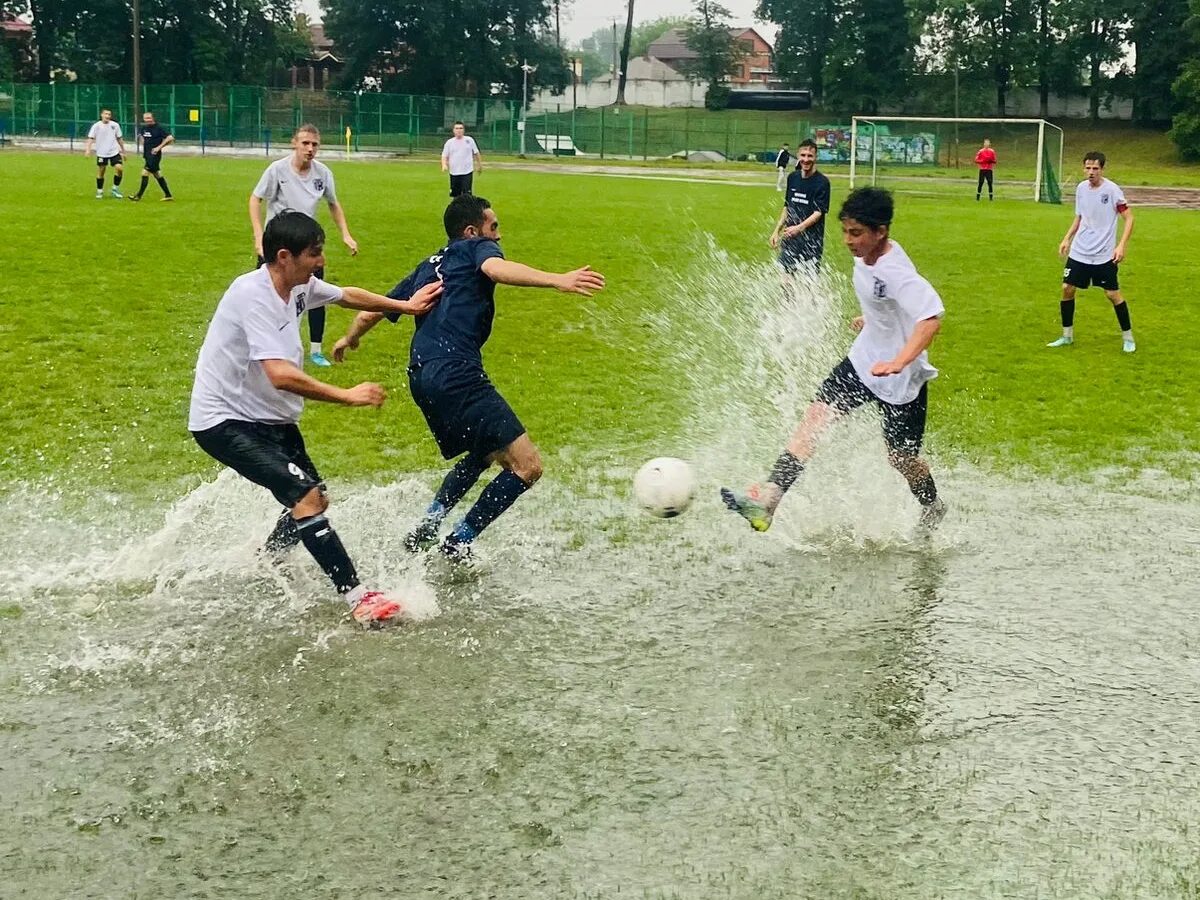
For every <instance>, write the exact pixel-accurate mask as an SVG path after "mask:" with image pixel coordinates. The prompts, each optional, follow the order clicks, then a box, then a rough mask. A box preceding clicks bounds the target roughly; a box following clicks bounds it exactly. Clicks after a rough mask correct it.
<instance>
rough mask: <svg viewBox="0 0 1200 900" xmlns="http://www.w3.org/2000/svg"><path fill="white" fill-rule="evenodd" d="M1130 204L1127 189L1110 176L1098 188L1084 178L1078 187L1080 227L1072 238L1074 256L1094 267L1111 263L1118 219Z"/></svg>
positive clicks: (1076, 191) (1115, 245)
mask: <svg viewBox="0 0 1200 900" xmlns="http://www.w3.org/2000/svg"><path fill="white" fill-rule="evenodd" d="M1128 206H1129V204H1128V203H1127V202H1126V201H1125V192H1124V191H1122V190H1121V188H1120V187H1118V186H1117V185H1116V184H1114V183H1113V182H1111V181H1109V180H1108V179H1107V178H1102V179H1100V186H1099V187H1092V186H1091V185H1090V184H1089V183H1088V182H1087V181H1086V180H1085V181H1081V182H1080V183H1079V186H1078V187H1077V188H1075V215H1077V216H1079V230H1078V231H1077V232H1075V240H1073V241H1071V253H1070V256H1071V259H1074V260H1078V261H1079V262H1081V263H1089V264H1090V265H1093V266H1098V265H1101V264H1103V263H1106V262H1110V261H1111V260H1112V258H1113V251H1114V250H1116V248H1117V218H1118V216H1119V215H1120V213H1121V212H1122V211H1123V210H1124V209H1126V208H1127V207H1128Z"/></svg>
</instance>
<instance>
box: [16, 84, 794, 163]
mask: <svg viewBox="0 0 1200 900" xmlns="http://www.w3.org/2000/svg"><path fill="white" fill-rule="evenodd" d="M141 93H142V96H141V102H140V103H139V104H138V105H139V107H140V109H141V110H142V111H146V110H149V111H152V112H153V113H154V114H155V116H156V117H157V119H158V121H159V122H160V123H162V124H163V125H164V126H165V127H166V128H167V129H168V130H170V131H171V132H172V133H173V134H174V135H175V136H176V138H177V139H178V140H181V141H189V142H195V143H199V144H200V145H201V146H209V145H225V146H247V145H260V146H261V145H265V146H267V147H269V146H271V145H279V144H286V143H287V142H288V141H289V140H290V139H291V135H292V132H293V130H294V129H295V127H296V126H297V125H299V124H301V123H304V122H312V123H313V124H315V125H316V126H317V127H318V128H320V129H321V134H322V139H323V142H324V143H325V144H326V145H327V146H328V145H339V146H340V145H342V144H344V142H345V141H346V140H347V129H349V138H348V140H349V142H350V146H351V148H352V149H357V150H386V151H391V152H396V153H420V152H432V153H436V152H439V151H440V150H441V147H442V143H443V142H444V141H445V139H446V137H447V136H448V134H449V131H450V127H451V125H452V124H453V123H454V121H455V120H456V119H461V120H463V121H464V122H466V123H467V127H468V131H469V133H470V134H471V135H472V136H473V137H474V138H475V140H476V141H477V142H478V143H479V146H480V148H481V150H483V152H485V153H487V152H491V153H518V152H521V150H522V149H523V150H524V151H525V152H526V153H528V154H557V155H571V154H574V153H576V152H578V153H583V154H587V155H594V156H598V157H608V158H627V159H650V158H660V157H667V156H672V155H678V154H685V155H686V154H689V153H694V152H696V151H711V152H714V153H716V154H720V155H721V156H723V157H725V158H727V159H742V158H759V157H769V158H770V159H773V158H774V151H775V150H776V149H777V148H778V147H779V145H780V144H781V143H783V142H785V141H786V142H789V143H791V144H792V146H793V147H794V146H795V145H796V143H797V142H799V141H800V140H801V139H803V138H804V137H807V136H808V135H809V134H810V133H811V128H812V125H813V122H812V121H810V120H809V119H806V118H802V117H798V116H797V117H789V116H781V115H779V114H777V113H775V114H755V113H744V114H743V113H736V114H735V113H730V112H725V113H711V112H708V111H707V110H700V109H670V110H668V109H652V108H637V109H632V108H631V109H624V110H619V109H617V108H615V107H598V108H592V109H587V108H572V107H571V104H570V102H569V99H570V98H569V97H568V98H564V99H566V100H567V101H568V102H566V103H563V104H556V105H555V106H554V107H552V108H551V107H543V108H538V109H531V110H529V111H528V112H527V113H526V117H525V123H524V124H525V128H524V141H522V127H521V126H522V118H521V111H520V104H518V103H514V102H511V101H505V100H490V99H483V100H477V99H473V98H460V97H425V96H414V95H409V94H380V93H347V92H337V91H309V90H274V89H269V88H262V87H242V86H229V87H225V86H212V85H191V84H171V85H144V86H143V87H142V89H141ZM101 109H110V110H112V113H113V118H115V119H116V120H117V121H118V122H119V123H120V124H121V125H122V127H123V128H124V129H125V131H126V133H128V134H133V133H134V128H133V127H132V126H133V91H132V89H131V88H130V87H129V86H127V85H85V84H0V137H3V136H8V137H22V136H23V137H42V138H58V139H62V138H66V139H72V140H80V141H82V140H84V139H86V137H87V131H88V128H90V127H91V124H92V123H93V122H95V121H96V120H97V119H98V118H99V117H100V110H101Z"/></svg>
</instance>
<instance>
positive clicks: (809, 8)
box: [758, 0, 842, 105]
mask: <svg viewBox="0 0 1200 900" xmlns="http://www.w3.org/2000/svg"><path fill="white" fill-rule="evenodd" d="M841 11H842V0H759V3H758V17H759V18H760V19H763V20H765V21H768V22H777V23H778V24H779V34H778V36H777V37H776V39H775V73H776V74H777V75H778V76H779V77H780V78H782V79H783V80H784V81H786V82H787V83H789V84H793V85H795V84H800V85H805V86H807V87H808V89H809V90H810V91H812V96H813V102H814V103H816V104H818V105H820V104H821V103H823V102H824V100H825V71H826V67H827V65H828V63H829V58H830V54H831V52H832V49H833V45H834V37H835V35H836V33H837V23H838V17H839V14H840V13H841Z"/></svg>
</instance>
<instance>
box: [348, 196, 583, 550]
mask: <svg viewBox="0 0 1200 900" xmlns="http://www.w3.org/2000/svg"><path fill="white" fill-rule="evenodd" d="M443 224H444V225H445V228H446V237H447V238H448V239H449V241H450V243H449V244H448V245H447V246H446V247H444V248H443V249H441V250H439V251H438V252H437V253H435V254H434V255H433V256H431V257H429V258H428V259H426V260H425V261H424V262H422V263H421V264H420V265H419V266H418V267H417V268H416V269H415V270H414V271H413V272H412V273H411V274H409V275H408V277H407V278H405V279H404V280H403V281H402V282H400V284H398V285H396V287H395V288H393V289H392V291H391V292H390V294H389V296H391V297H410V296H413V295H414V293H415V292H416V291H418V290H419V289H420V288H421V286H422V285H425V284H431V283H434V282H436V281H437V280H439V279H440V280H441V282H442V286H443V289H444V292H443V294H442V299H441V301H440V302H439V303H438V305H437V306H436V307H435V308H434V309H433V310H432V311H431V312H429V313H427V314H426V315H423V316H419V317H418V318H417V325H416V331H415V333H414V334H413V338H412V345H411V347H410V350H409V366H408V385H409V389H410V390H411V391H412V395H413V399H414V400H415V401H416V402H417V406H419V407H420V408H421V412H422V413H424V415H425V421H426V422H427V423H428V424H429V430H430V431H431V432H432V433H433V437H434V440H436V441H437V445H438V448H439V449H440V450H441V452H442V456H443V457H445V458H446V459H454V458H455V457H456V456H463V454H466V455H465V456H463V458H462V459H460V460H459V461H458V463H457V464H456V465H455V466H454V468H453V469H451V470H450V472H449V474H447V475H446V477H445V479H444V480H443V481H442V485H441V487H440V488H438V491H437V493H436V494H435V495H434V498H433V502H432V503H430V505H429V508H428V509H427V510H426V511H425V516H424V517H423V518H422V519H421V521H420V522H419V523H418V524H417V526H416V527H415V528H414V529H413V530H412V531H411V532H410V533H409V534H408V536H407V537H406V538H405V540H404V546H405V547H406V548H407V549H409V550H410V551H413V552H416V551H418V550H426V549H429V548H430V547H432V546H433V545H434V543H435V542H436V541H437V537H438V530H439V528H440V527H441V525H442V522H443V521H444V520H445V518H446V516H447V515H449V513H450V511H451V510H452V509H454V506H455V505H456V504H457V503H458V501H459V500H461V499H462V498H463V496H464V495H465V494H466V493H467V491H469V490H470V489H471V487H472V486H473V485H474V484H475V482H476V481H478V480H479V477H480V476H481V475H482V474H483V473H484V472H485V471H486V470H487V469H488V468H489V467H490V466H491V465H492V464H493V463H494V464H496V465H498V466H500V468H501V469H502V470H503V471H501V472H500V474H499V475H497V476H496V477H495V478H493V479H492V481H491V483H490V484H488V486H487V487H486V488H484V489H483V492H482V493H481V494H480V495H479V499H478V500H476V502H475V505H474V506H472V507H471V509H470V510H469V511H468V512H467V514H466V516H464V517H463V518H462V519H461V520H460V521H459V522H458V524H456V525H455V526H454V528H453V529H452V530H451V531H450V533H449V534H448V535H447V536H446V538H445V540H443V541H442V544H441V547H440V548H439V549H440V550H441V552H442V554H444V555H445V556H446V557H448V558H449V559H451V560H452V561H456V562H457V561H464V560H469V559H470V547H471V543H472V542H473V541H474V540H475V539H476V538H477V537H478V536H479V534H480V532H482V531H483V530H484V529H485V528H487V527H488V525H490V524H491V523H492V522H494V521H495V520H496V519H497V518H498V517H499V516H500V515H501V513H503V512H504V511H505V510H506V509H508V508H509V507H510V506H512V505H513V503H515V502H516V500H517V498H518V497H520V496H521V495H522V494H523V493H525V492H526V491H527V490H529V488H531V487H533V485H534V483H535V482H536V481H537V480H538V479H539V478H540V477H541V475H542V459H541V455H540V454H539V453H538V448H537V447H536V446H535V445H534V443H533V441H532V440H530V438H529V434H528V433H527V432H526V431H525V426H524V425H522V424H521V421H520V420H519V419H518V418H517V416H516V413H514V412H513V410H512V407H510V406H509V405H508V402H507V401H506V400H505V399H504V398H503V397H502V396H500V392H499V391H497V390H496V388H495V387H494V386H493V385H492V382H491V380H490V379H489V378H488V376H487V373H486V372H485V371H484V369H483V356H482V352H481V351H482V348H483V345H484V343H486V341H487V339H488V337H489V336H490V335H491V333H492V320H493V318H494V316H495V311H496V306H495V301H494V299H493V295H494V294H495V291H496V285H497V284H508V285H513V286H516V287H548V288H556V289H557V290H559V291H562V292H563V293H568V294H582V295H583V296H585V297H590V296H591V295H592V294H593V293H594V292H595V291H598V290H600V289H601V288H603V287H604V276H603V275H601V274H600V273H599V272H593V271H592V270H591V269H590V268H589V267H587V266H584V267H583V268H581V269H576V270H574V271H573V272H566V273H564V274H561V275H559V274H554V273H550V272H541V271H539V270H537V269H532V268H530V267H529V266H524V265H521V264H520V263H517V262H512V261H511V260H507V259H505V258H504V254H503V253H502V252H501V251H500V243H499V242H500V223H499V222H498V221H497V219H496V214H495V212H494V211H493V210H492V207H491V204H490V203H488V202H487V200H484V199H483V198H482V197H475V196H472V195H469V194H468V195H464V196H461V197H456V198H455V199H454V200H452V201H451V202H450V205H449V206H448V207H446V212H445V215H444V217H443ZM381 318H383V315H382V314H379V313H369V312H368V313H359V314H358V315H357V316H355V318H354V322H353V323H352V324H351V326H350V330H349V331H348V332H347V333H346V336H345V337H343V338H342V339H341V340H339V341H338V342H337V344H335V345H334V348H333V356H334V359H336V360H339V361H340V360H342V359H343V358H344V355H345V352H346V351H347V350H353V349H356V348H357V347H358V343H359V339H360V338H361V337H362V336H363V335H364V334H366V332H367V331H369V330H370V329H371V328H372V327H374V326H375V324H376V323H377V322H379V320H380V319H381ZM388 318H391V319H392V320H393V321H395V317H393V316H388Z"/></svg>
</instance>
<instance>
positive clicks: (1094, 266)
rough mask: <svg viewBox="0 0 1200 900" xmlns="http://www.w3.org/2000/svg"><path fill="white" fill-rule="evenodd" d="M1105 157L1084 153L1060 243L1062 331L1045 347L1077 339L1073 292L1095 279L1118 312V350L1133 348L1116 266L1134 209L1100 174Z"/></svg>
mask: <svg viewBox="0 0 1200 900" xmlns="http://www.w3.org/2000/svg"><path fill="white" fill-rule="evenodd" d="M1105 161H1106V160H1105V158H1104V154H1103V153H1101V152H1100V151H1098V150H1093V151H1092V152H1091V153H1089V154H1088V155H1087V156H1085V157H1084V158H1083V171H1084V172H1085V173H1087V178H1085V179H1084V180H1083V181H1081V182H1079V185H1078V186H1077V187H1076V188H1075V218H1074V219H1073V220H1072V221H1071V227H1070V228H1069V229H1067V234H1066V237H1064V238H1063V239H1062V243H1060V244H1059V245H1058V255H1059V256H1062V257H1065V258H1066V260H1067V266H1066V268H1065V269H1063V285H1062V300H1061V302H1060V303H1059V312H1060V314H1061V316H1062V326H1063V333H1062V337H1059V338H1056V339H1054V340H1053V341H1051V342H1050V343H1049V344H1047V345H1046V346H1047V347H1069V346H1071V344H1073V343H1075V291H1076V290H1077V289H1078V288H1087V287H1088V286H1089V285H1093V284H1094V285H1096V287H1098V288H1100V289H1102V290H1103V291H1104V296H1106V297H1107V298H1108V299H1109V301H1110V302H1111V303H1112V305H1113V312H1115V313H1116V314H1117V324H1118V325H1119V326H1120V328H1121V342H1122V343H1121V347H1122V349H1123V350H1124V351H1125V352H1126V353H1133V352H1134V351H1135V350H1137V345H1136V344H1135V343H1134V342H1133V325H1132V324H1131V323H1130V320H1129V307H1128V306H1127V305H1126V303H1125V298H1124V297H1123V296H1121V286H1120V283H1119V282H1118V281H1117V267H1118V266H1120V264H1121V261H1122V260H1124V259H1125V251H1126V247H1127V245H1128V244H1129V236H1130V235H1131V234H1133V210H1131V209H1130V208H1129V203H1128V201H1126V199H1125V192H1124V191H1122V190H1121V188H1120V187H1119V186H1118V185H1116V184H1114V183H1113V182H1111V181H1109V180H1108V179H1107V178H1105V177H1104V163H1105ZM1118 218H1121V219H1122V220H1124V222H1125V224H1124V226H1123V227H1122V229H1121V240H1120V241H1118V240H1117V219H1118Z"/></svg>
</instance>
